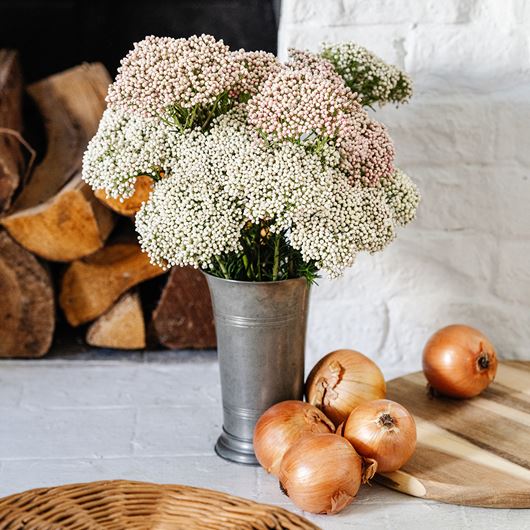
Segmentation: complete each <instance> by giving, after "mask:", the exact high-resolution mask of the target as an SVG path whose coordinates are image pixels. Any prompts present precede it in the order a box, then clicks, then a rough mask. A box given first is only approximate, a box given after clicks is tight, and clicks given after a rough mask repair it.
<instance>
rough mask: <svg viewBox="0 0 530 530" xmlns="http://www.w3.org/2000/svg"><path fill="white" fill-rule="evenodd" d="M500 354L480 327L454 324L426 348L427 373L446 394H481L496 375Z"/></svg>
mask: <svg viewBox="0 0 530 530" xmlns="http://www.w3.org/2000/svg"><path fill="white" fill-rule="evenodd" d="M496 372H497V354H496V352H495V348H494V347H493V345H492V344H491V342H490V341H489V340H488V339H487V338H486V336H485V335H483V334H482V333H481V332H480V331H479V330H478V329H475V328H472V327H469V326H464V325H461V324H453V325H451V326H447V327H445V328H442V329H440V330H438V331H437V332H436V333H435V334H434V335H433V336H432V337H431V338H430V339H429V340H428V342H427V344H426V345H425V348H424V350H423V373H424V374H425V377H426V378H427V381H428V382H429V385H430V387H431V389H434V390H436V391H438V392H439V393H440V394H443V395H444V396H449V397H453V398H470V397H473V396H477V395H478V394H480V393H481V392H482V391H483V390H484V389H486V388H487V387H488V385H489V384H490V383H491V382H492V381H493V379H494V378H495V374H496Z"/></svg>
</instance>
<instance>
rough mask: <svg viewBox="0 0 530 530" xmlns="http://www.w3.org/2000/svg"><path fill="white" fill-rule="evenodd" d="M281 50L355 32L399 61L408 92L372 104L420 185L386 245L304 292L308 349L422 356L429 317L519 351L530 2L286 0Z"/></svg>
mask: <svg viewBox="0 0 530 530" xmlns="http://www.w3.org/2000/svg"><path fill="white" fill-rule="evenodd" d="M278 40H279V54H280V56H281V57H282V58H285V57H286V50H287V48H288V47H290V46H294V47H298V48H305V49H309V50H316V49H317V48H318V45H319V43H320V41H322V40H328V41H331V42H338V41H344V40H353V41H356V42H358V43H360V44H362V45H364V46H366V47H368V48H370V49H371V50H373V51H374V52H376V53H377V54H379V55H381V56H382V57H383V58H384V59H385V60H387V61H389V62H392V63H394V64H397V65H399V66H400V67H402V68H405V69H406V70H407V71H408V72H409V73H410V74H411V75H412V77H413V79H414V81H415V96H414V97H413V99H412V101H411V102H410V103H409V104H408V105H407V106H404V107H402V108H399V109H394V108H386V107H385V108H384V109H382V110H378V111H377V113H376V117H377V119H379V120H381V121H382V122H384V123H385V124H387V126H388V127H389V129H390V133H391V135H392V137H393V139H394V141H395V144H396V148H397V153H398V155H397V161H398V165H400V166H401V167H402V168H403V169H404V170H406V171H407V172H408V173H410V174H411V175H412V176H413V177H414V178H415V180H416V181H417V182H418V184H419V186H420V187H421V191H422V194H423V202H422V204H421V206H420V211H419V215H418V219H417V220H416V221H415V223H414V224H413V225H412V226H409V227H408V228H407V229H405V230H403V231H402V232H401V233H400V237H399V239H398V240H397V241H396V242H395V243H394V244H393V245H391V246H390V247H389V248H388V249H387V250H386V251H385V252H384V253H382V254H379V255H376V256H366V255H363V256H360V257H359V259H358V261H357V263H356V265H355V266H354V267H353V268H352V269H351V270H350V271H348V272H347V274H346V275H345V276H344V277H343V278H341V279H339V280H335V281H332V282H330V281H327V280H322V281H320V286H319V287H317V288H315V289H314V291H313V298H312V306H311V314H310V322H309V338H308V340H309V343H308V350H309V352H308V353H309V362H310V363H312V362H313V361H315V360H316V359H317V358H318V357H319V356H321V355H322V354H324V353H325V352H327V351H330V350H331V349H334V348H338V347H347V346H350V347H356V348H358V349H359V350H361V351H363V352H365V353H367V354H369V355H371V356H372V357H374V358H375V359H376V360H379V361H380V362H381V363H382V364H383V366H386V367H388V369H390V367H391V366H392V367H395V366H396V365H401V366H402V367H403V369H404V370H405V369H419V367H420V362H421V361H420V359H421V350H422V347H423V344H424V343H425V340H426V339H427V337H428V336H429V335H430V334H431V333H432V332H433V331H434V330H435V329H436V328H438V327H440V326H442V325H445V324H449V323H452V322H466V323H469V324H471V325H474V326H477V327H479V328H480V329H482V330H483V331H484V332H485V333H486V334H487V335H489V336H490V338H491V340H492V341H493V342H494V343H495V344H496V346H497V349H498V350H499V353H500V354H501V355H502V356H503V357H505V358H509V357H517V358H525V359H530V2H528V1H526V0H443V1H442V0H399V1H398V0H283V2H282V16H281V22H280V31H279V37H278Z"/></svg>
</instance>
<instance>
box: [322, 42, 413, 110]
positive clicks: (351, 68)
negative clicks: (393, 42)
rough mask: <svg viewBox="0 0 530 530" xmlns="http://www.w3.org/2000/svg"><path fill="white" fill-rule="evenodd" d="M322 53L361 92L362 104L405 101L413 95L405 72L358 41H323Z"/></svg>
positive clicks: (350, 85) (347, 81)
mask: <svg viewBox="0 0 530 530" xmlns="http://www.w3.org/2000/svg"><path fill="white" fill-rule="evenodd" d="M321 55H322V57H324V58H325V59H327V60H328V61H329V62H330V63H332V64H333V66H334V67H335V69H336V71H337V72H338V73H339V74H340V75H341V76H342V78H343V79H344V81H345V82H346V84H347V85H348V87H349V88H350V89H351V90H352V91H353V92H356V93H358V94H359V95H360V96H361V98H362V103H363V105H367V106H371V105H373V104H374V103H379V105H384V104H385V103H388V102H393V103H404V102H406V101H408V100H409V99H410V97H411V95H412V81H411V80H410V78H409V77H408V76H407V75H406V74H405V73H404V72H402V71H401V70H399V69H398V68H396V67H395V66H392V65H389V64H386V63H385V62H384V61H383V60H382V59H381V58H379V57H378V56H377V55H375V54H374V53H372V52H371V51H369V50H367V49H366V48H363V47H362V46H359V45H358V44H354V43H352V42H348V43H342V44H324V45H323V46H322V52H321Z"/></svg>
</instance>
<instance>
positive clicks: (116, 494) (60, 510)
mask: <svg viewBox="0 0 530 530" xmlns="http://www.w3.org/2000/svg"><path fill="white" fill-rule="evenodd" d="M183 525H184V526H183ZM162 527H163V528H164V529H166V528H167V529H169V528H175V529H178V528H190V529H195V528H197V529H199V528H204V529H209V528H212V529H215V528H218V529H222V528H242V529H243V528H248V529H254V528H256V529H264V530H266V529H268V528H271V529H274V528H278V529H282V528H283V529H288V530H318V529H319V527H318V526H316V525H315V524H313V523H311V522H310V521H308V520H307V519H305V518H304V517H302V516H300V515H297V514H294V513H292V512H290V511H288V510H286V509H285V508H283V507H279V506H274V505H270V504H264V503H260V502H257V501H254V500H250V499H245V498H243V497H237V496H234V495H231V494H229V493H225V492H221V491H216V490H213V489H209V488H200V487H196V486H187V485H182V484H158V483H155V482H144V481H135V480H132V481H131V480H123V479H120V480H99V481H94V482H78V483H72V484H63V485H59V486H48V487H40V488H33V489H29V490H26V491H23V492H20V493H14V494H11V495H8V496H7V497H3V498H0V530H4V529H6V530H7V529H9V530H16V529H24V530H32V529H37V528H38V529H47V528H49V529H50V530H63V529H64V530H69V529H70V528H72V529H73V528H76V529H79V530H85V529H86V530H89V529H90V530H92V529H98V530H103V529H107V528H108V529H112V530H118V529H121V528H123V529H128V528H130V529H131V530H132V529H134V530H140V529H145V530H149V529H150V528H153V529H156V528H162Z"/></svg>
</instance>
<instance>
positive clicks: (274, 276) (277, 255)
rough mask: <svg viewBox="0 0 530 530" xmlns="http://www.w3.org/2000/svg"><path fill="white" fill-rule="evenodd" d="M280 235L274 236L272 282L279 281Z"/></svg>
mask: <svg viewBox="0 0 530 530" xmlns="http://www.w3.org/2000/svg"><path fill="white" fill-rule="evenodd" d="M280 238H281V235H280V234H276V235H275V236H274V261H273V264H272V281H273V282H275V281H276V280H277V279H278V270H279V268H280Z"/></svg>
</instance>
